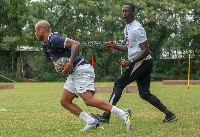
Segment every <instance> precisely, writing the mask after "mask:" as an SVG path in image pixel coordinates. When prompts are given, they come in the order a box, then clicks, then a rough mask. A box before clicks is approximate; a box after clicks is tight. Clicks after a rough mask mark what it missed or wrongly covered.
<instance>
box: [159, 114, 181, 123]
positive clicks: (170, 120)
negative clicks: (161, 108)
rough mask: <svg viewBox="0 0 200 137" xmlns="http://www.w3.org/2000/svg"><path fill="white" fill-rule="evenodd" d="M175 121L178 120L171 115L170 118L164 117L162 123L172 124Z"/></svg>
mask: <svg viewBox="0 0 200 137" xmlns="http://www.w3.org/2000/svg"><path fill="white" fill-rule="evenodd" d="M176 120H178V117H177V116H176V115H175V114H172V115H170V116H165V119H164V120H163V121H162V122H163V123H172V122H174V121H176Z"/></svg>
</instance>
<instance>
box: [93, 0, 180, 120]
mask: <svg viewBox="0 0 200 137" xmlns="http://www.w3.org/2000/svg"><path fill="white" fill-rule="evenodd" d="M134 13H135V6H134V5H133V4H132V3H126V4H124V6H123V8H122V15H123V18H124V21H125V22H126V26H125V29H124V34H125V40H124V44H125V45H126V46H119V45H115V44H114V43H113V42H112V41H110V42H106V46H107V48H108V49H110V50H113V49H115V50H119V51H122V52H128V60H125V59H120V65H121V66H122V67H123V68H125V69H124V71H123V73H122V74H121V75H120V76H119V77H118V78H117V80H116V81H115V83H114V88H113V92H112V95H111V97H110V100H109V102H110V103H111V104H112V105H116V104H117V102H118V101H119V99H120V98H121V95H122V91H123V89H124V88H125V87H126V86H127V85H129V84H130V83H131V82H133V81H135V80H136V82H137V86H138V90H139V95H140V97H141V98H142V99H144V100H146V101H148V102H149V103H150V104H152V105H153V106H155V107H156V108H157V109H159V110H160V111H161V112H163V113H164V114H165V115H166V116H165V119H164V120H163V122H164V123H170V122H174V121H176V120H178V117H177V116H176V115H175V114H174V113H172V112H171V111H170V110H169V109H167V107H166V106H165V105H163V104H162V103H161V101H160V100H159V99H158V98H157V97H156V96H155V95H153V94H151V93H150V90H149V89H150V81H151V77H150V73H151V70H152V68H153V59H152V57H151V55H150V49H149V45H148V41H147V37H146V31H145V30H144V28H143V27H142V25H141V24H140V23H139V22H138V21H136V20H135V19H134ZM90 114H91V116H93V117H94V118H96V119H98V120H99V121H100V122H104V123H109V119H110V113H109V112H104V113H103V114H93V113H90Z"/></svg>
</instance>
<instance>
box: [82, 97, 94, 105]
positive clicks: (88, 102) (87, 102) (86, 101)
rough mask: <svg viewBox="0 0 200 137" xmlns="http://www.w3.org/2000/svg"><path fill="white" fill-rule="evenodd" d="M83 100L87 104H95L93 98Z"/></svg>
mask: <svg viewBox="0 0 200 137" xmlns="http://www.w3.org/2000/svg"><path fill="white" fill-rule="evenodd" d="M83 101H84V103H85V105H87V106H93V104H94V102H93V99H92V98H89V99H84V100H83Z"/></svg>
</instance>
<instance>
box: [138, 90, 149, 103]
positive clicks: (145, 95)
mask: <svg viewBox="0 0 200 137" xmlns="http://www.w3.org/2000/svg"><path fill="white" fill-rule="evenodd" d="M139 94H140V97H141V98H142V99H144V100H147V101H148V100H149V99H150V97H151V96H152V94H151V93H150V92H149V90H146V91H144V90H143V92H140V93H139Z"/></svg>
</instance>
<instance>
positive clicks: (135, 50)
mask: <svg viewBox="0 0 200 137" xmlns="http://www.w3.org/2000/svg"><path fill="white" fill-rule="evenodd" d="M124 34H125V39H127V40H126V45H127V48H128V60H132V59H133V58H135V57H136V56H137V55H138V54H140V52H141V51H142V49H141V48H140V46H139V44H140V43H143V42H145V41H147V37H146V31H145V30H144V28H143V27H142V25H141V24H140V23H139V22H138V21H136V20H134V21H133V22H132V23H130V24H127V25H126V27H125V29H124ZM148 59H151V55H150V54H149V55H148V56H147V57H146V58H144V59H143V60H148ZM143 60H142V61H143ZM142 61H139V62H137V63H135V67H134V70H135V69H137V68H138V67H139V66H140V65H141V64H142Z"/></svg>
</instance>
